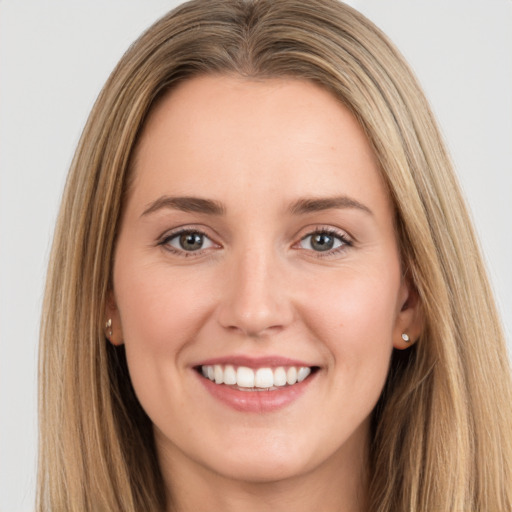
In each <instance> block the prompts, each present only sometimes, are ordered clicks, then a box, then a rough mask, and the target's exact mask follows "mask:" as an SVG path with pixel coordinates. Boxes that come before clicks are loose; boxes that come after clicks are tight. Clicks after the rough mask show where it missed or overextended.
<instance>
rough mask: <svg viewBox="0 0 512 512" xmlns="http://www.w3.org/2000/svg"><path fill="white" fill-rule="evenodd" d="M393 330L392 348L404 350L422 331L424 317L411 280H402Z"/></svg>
mask: <svg viewBox="0 0 512 512" xmlns="http://www.w3.org/2000/svg"><path fill="white" fill-rule="evenodd" d="M397 309H398V311H397V317H396V322H395V327H394V329H393V347H394V348H396V349H398V350H404V349H406V348H409V347H410V346H412V345H413V344H414V343H416V341H418V338H419V337H420V334H421V332H422V331H423V324H424V315H423V308H422V305H421V301H420V297H419V294H418V291H417V290H416V287H415V286H414V284H413V283H412V282H411V280H410V279H409V278H408V277H407V276H405V277H403V278H402V283H401V285H400V292H399V298H398V304H397Z"/></svg>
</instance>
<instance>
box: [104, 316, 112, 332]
mask: <svg viewBox="0 0 512 512" xmlns="http://www.w3.org/2000/svg"><path fill="white" fill-rule="evenodd" d="M105 329H107V331H108V335H109V336H112V318H109V319H108V320H107V323H106V324H105Z"/></svg>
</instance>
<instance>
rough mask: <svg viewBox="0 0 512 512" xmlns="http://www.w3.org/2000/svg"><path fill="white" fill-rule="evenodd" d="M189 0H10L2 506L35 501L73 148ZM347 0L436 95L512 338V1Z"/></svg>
mask: <svg viewBox="0 0 512 512" xmlns="http://www.w3.org/2000/svg"><path fill="white" fill-rule="evenodd" d="M276 1H278V0H276ZM305 1H306V0H305ZM178 3H179V2H178V1H176V0H174V1H172V0H167V1H165V0H109V1H108V2H104V1H100V0H88V1H87V2H85V1H82V2H80V1H78V0H60V1H57V0H46V1H41V0H0V172H1V175H0V512H22V511H30V510H33V508H34V496H35V468H36V444H37V401H36V375H37V363H36V361H37V342H38V328H39V316H40V310H41V301H42V295H43V286H44V277H45V271H46V265H47V259H48V253H49V249H50V242H51V237H52V232H53V226H54V222H55V219H56V216H57V210H58V205H59V201H60V197H61V193H62V188H63V184H64V180H65V176H66V173H67V170H68V167H69V164H70V162H71V158H72V155H73V152H74V149H75V146H76V144H77V142H78V138H79V136H80V133H81V130H82V128H83V125H84V123H85V120H86V118H87V115H88V113H89V111H90V109H91V107H92V104H93V102H94V100H95V98H96V96H97V94H98V92H99V90H100V88H101V86H102V85H103V83H104V82H105V80H106V78H107V76H108V75H109V73H110V71H111V70H112V69H113V67H114V65H115V64H116V62H117V61H118V60H119V58H120V57H121V55H122V54H123V52H124V51H125V50H126V48H127V47H128V46H129V44H130V43H131V42H132V41H133V40H134V39H135V38H136V37H137V36H138V35H139V34H140V33H141V32H142V31H143V30H144V29H145V28H146V27H148V26H149V25H150V24H151V23H152V22H153V21H155V20H156V19H157V18H159V17H160V16H162V15H163V14H164V13H165V12H167V11H168V10H169V9H171V8H172V7H174V6H175V5H176V4H178ZM349 3H350V4H351V5H353V6H354V7H356V8H358V9H359V10H360V11H362V12H363V13H364V14H366V15H367V16H368V17H369V18H370V19H372V20H373V21H374V22H375V23H377V25H379V26H380V27H381V28H382V29H383V30H384V31H385V32H386V33H387V34H388V35H389V36H390V37H391V39H392V40H393V41H394V42H395V43H396V45H397V46H398V47H399V48H400V50H401V51H402V52H403V53H404V55H405V57H406V58H407V59H408V60H409V62H410V64H411V65H412V67H413V69H414V70H415V72H416V74H417V76H418V77H419V79H420V81H421V83H422V85H423V87H424V89H425V91H426V93H427V96H428V98H429V100H430V102H431V104H432V106H433V110H434V112H435V114H436V116H437V118H438V121H439V124H440V126H441V130H442V132H443V134H444V136H445V139H446V141H447V144H448V148H449V150H450V152H451V154H452V157H453V160H454V162H455V167H456V170H457V173H458V176H459V179H460V181H461V184H462V187H463V190H464V193H465V195H466V198H467V200H468V202H469V205H470V207H471V210H472V213H473V218H474V221H475V223H476V227H477V230H478V233H479V235H480V239H481V244H482V248H483V251H484V254H485V258H486V261H487V265H488V269H489V272H490V275H491V279H492V283H493V286H494V290H495V293H496V296H497V299H498V303H499V307H500V310H501V312H502V317H503V321H504V324H505V329H506V333H507V339H508V342H509V346H510V344H511V342H512V271H511V270H510V268H511V265H512V263H511V262H512V1H511V0H480V1H477V0H431V1H428V2H427V1H426V0H423V1H422V0H386V1H384V0H353V1H351V2H349ZM482 342H485V343H492V340H482ZM503 357H506V355H505V354H504V355H503Z"/></svg>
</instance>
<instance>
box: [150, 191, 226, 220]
mask: <svg viewBox="0 0 512 512" xmlns="http://www.w3.org/2000/svg"><path fill="white" fill-rule="evenodd" d="M164 208H169V209H173V210H181V211H182V212H193V213H206V214H209V215H224V213H225V210H224V206H222V204H221V203H219V202H218V201H213V200H211V199H203V198H201V197H171V196H162V197H159V198H158V199H157V200H156V201H153V202H152V203H150V204H149V205H148V207H147V208H146V209H145V210H144V212H143V213H142V215H141V217H143V216H144V215H149V214H150V213H154V212H156V211H158V210H162V209H164Z"/></svg>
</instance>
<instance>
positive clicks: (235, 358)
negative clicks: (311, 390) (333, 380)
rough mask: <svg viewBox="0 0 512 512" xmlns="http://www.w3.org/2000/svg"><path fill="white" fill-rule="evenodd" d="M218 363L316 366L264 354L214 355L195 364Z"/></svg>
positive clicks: (255, 365)
mask: <svg viewBox="0 0 512 512" xmlns="http://www.w3.org/2000/svg"><path fill="white" fill-rule="evenodd" d="M216 364H220V365H227V364H230V365H232V366H246V367H248V368H267V367H278V366H299V367H300V366H307V367H312V366H316V365H314V364H311V363H308V362H305V361H301V360H299V359H291V358H289V357H281V356H273V355H270V356H263V357H251V356H243V355H231V356H222V357H213V358H210V359H205V360H204V361H200V362H199V363H197V364H195V365H193V366H194V367H197V366H213V365H216Z"/></svg>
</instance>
